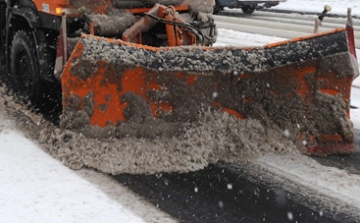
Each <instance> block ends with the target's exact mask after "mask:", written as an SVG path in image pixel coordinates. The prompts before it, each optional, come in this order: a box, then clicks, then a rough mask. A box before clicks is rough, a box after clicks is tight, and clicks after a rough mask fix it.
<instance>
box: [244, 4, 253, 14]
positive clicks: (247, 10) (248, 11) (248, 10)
mask: <svg viewBox="0 0 360 223" xmlns="http://www.w3.org/2000/svg"><path fill="white" fill-rule="evenodd" d="M241 9H242V11H243V12H244V14H248V15H250V14H252V13H253V12H254V11H255V9H256V5H247V6H243V7H241Z"/></svg>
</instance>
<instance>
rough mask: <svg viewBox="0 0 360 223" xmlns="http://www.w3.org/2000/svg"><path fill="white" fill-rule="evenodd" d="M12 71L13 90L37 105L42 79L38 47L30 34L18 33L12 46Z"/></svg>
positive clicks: (25, 99) (21, 31)
mask: <svg viewBox="0 0 360 223" xmlns="http://www.w3.org/2000/svg"><path fill="white" fill-rule="evenodd" d="M10 71H11V76H12V88H13V90H14V91H15V92H16V93H17V94H18V95H19V96H20V97H21V98H22V99H23V100H24V101H30V102H32V103H33V104H36V103H37V102H38V100H39V99H40V84H39V82H40V77H39V65H38V58H37V52H36V46H35V43H34V41H33V38H32V36H31V34H30V33H27V32H25V31H23V30H20V31H17V32H16V33H15V35H14V39H13V41H12V45H11V54H10Z"/></svg>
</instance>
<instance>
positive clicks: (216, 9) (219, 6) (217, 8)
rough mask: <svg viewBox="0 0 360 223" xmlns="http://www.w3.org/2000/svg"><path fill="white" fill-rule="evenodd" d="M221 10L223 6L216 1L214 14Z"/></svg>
mask: <svg viewBox="0 0 360 223" xmlns="http://www.w3.org/2000/svg"><path fill="white" fill-rule="evenodd" d="M222 10H224V8H223V7H221V5H219V3H217V2H216V4H215V6H214V12H213V13H214V14H215V15H218V14H219V13H220V12H221V11H222Z"/></svg>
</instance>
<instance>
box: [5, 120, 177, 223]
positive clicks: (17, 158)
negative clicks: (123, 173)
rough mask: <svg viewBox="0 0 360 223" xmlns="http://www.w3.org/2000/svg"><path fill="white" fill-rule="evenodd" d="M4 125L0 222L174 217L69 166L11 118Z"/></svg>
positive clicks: (106, 180)
mask: <svg viewBox="0 0 360 223" xmlns="http://www.w3.org/2000/svg"><path fill="white" fill-rule="evenodd" d="M1 129H2V130H1ZM0 130H1V131H0V145H1V148H0V222H59V223H60V222H61V223H62V222H69V223H70V222H74V223H78V222H84V223H89V222H129V223H130V222H134V223H141V222H146V221H144V220H143V218H144V219H147V220H153V221H155V220H157V219H158V218H160V219H162V222H164V221H165V222H172V220H171V219H170V217H168V216H166V215H165V214H162V213H160V212H159V210H157V209H156V208H154V207H153V206H152V205H150V204H148V203H147V202H145V201H142V200H141V198H139V197H138V196H136V195H135V194H133V193H132V192H131V191H129V190H128V189H126V188H125V187H123V186H121V185H120V184H119V183H117V182H113V180H112V179H110V178H109V177H107V176H105V175H102V174H99V173H95V172H93V171H89V170H82V171H72V170H70V169H68V168H67V167H65V166H64V165H63V164H62V163H60V162H58V161H57V160H54V159H53V158H52V157H50V156H49V155H48V154H46V153H45V152H44V151H43V150H41V149H40V148H39V147H38V145H36V144H35V143H34V142H33V141H31V140H29V139H27V138H25V137H24V136H23V135H22V133H21V132H19V131H17V130H15V129H14V128H12V123H11V122H9V121H5V120H3V119H0ZM167 220H168V221H167Z"/></svg>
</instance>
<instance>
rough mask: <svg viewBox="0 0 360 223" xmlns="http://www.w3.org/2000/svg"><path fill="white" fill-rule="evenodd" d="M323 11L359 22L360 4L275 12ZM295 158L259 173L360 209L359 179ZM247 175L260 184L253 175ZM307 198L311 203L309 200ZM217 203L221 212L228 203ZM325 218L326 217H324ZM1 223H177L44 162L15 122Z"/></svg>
mask: <svg viewBox="0 0 360 223" xmlns="http://www.w3.org/2000/svg"><path fill="white" fill-rule="evenodd" d="M325 3H326V4H332V6H333V11H332V12H333V13H343V12H344V11H346V8H347V7H353V8H354V10H353V14H354V15H355V16H360V12H359V10H360V2H359V1H357V0H346V1H343V0H342V1H340V0H339V1H336V0H331V1H330V0H328V1H322V0H306V1H305V0H301V1H299V0H298V1H296V0H288V1H287V2H286V3H283V4H280V5H279V6H277V7H275V8H279V9H295V10H300V11H304V10H310V11H311V10H316V12H317V10H318V8H319V7H322V6H323V5H324V4H325ZM309 6H311V7H309ZM315 8H316V9H315ZM255 14H256V12H255ZM220 34H221V35H220V37H219V43H218V44H219V45H228V44H231V45H238V44H249V42H251V43H254V44H260V45H263V44H265V43H268V42H273V41H274V40H276V41H277V40H280V39H279V38H278V37H269V36H260V35H250V34H246V33H239V32H235V31H232V30H230V29H227V30H224V29H223V30H221V32H220ZM248 41H249V42H248ZM251 45H253V44H251ZM358 53H359V52H358ZM358 82H359V81H355V85H356V86H357V87H356V86H355V87H354V88H353V91H352V105H354V106H356V107H360V90H359V89H358V87H360V84H358ZM351 116H352V120H353V122H354V125H355V128H357V129H360V113H359V112H358V110H357V109H354V110H352V111H351ZM297 158H298V159H294V158H293V157H283V156H275V157H274V156H264V157H262V158H260V159H259V160H257V162H256V163H255V164H254V165H256V167H258V168H260V171H261V168H265V169H266V170H267V171H264V172H262V173H263V174H264V177H266V176H267V174H268V173H270V175H273V174H274V173H276V176H277V177H278V178H279V179H281V180H282V181H281V182H285V181H284V178H285V179H288V180H293V182H295V185H296V186H297V189H298V190H299V191H300V192H301V193H303V194H301V195H302V196H304V197H305V198H306V199H310V200H311V199H312V198H315V197H312V195H314V194H306V191H304V188H306V187H310V188H317V189H318V194H317V196H320V197H322V194H326V195H331V196H330V198H331V199H330V201H329V200H323V202H330V203H328V208H334V210H338V209H337V208H339V207H333V205H334V204H339V203H337V202H345V203H346V204H347V205H348V206H351V207H360V201H359V199H360V179H359V176H358V175H355V174H349V173H348V172H347V171H345V170H339V169H337V168H333V167H326V166H322V165H320V164H318V163H316V162H315V161H314V160H312V159H310V158H308V157H304V156H301V157H297ZM284 161H286V162H284ZM239 168H240V167H239ZM255 169H256V168H255V167H254V170H255ZM244 171H245V170H244ZM248 171H249V170H248ZM245 172H246V171H245ZM248 174H249V175H250V176H254V175H253V174H254V173H248ZM275 180H276V179H274V181H275ZM228 185H229V184H228ZM230 185H231V184H230ZM284 185H285V186H287V187H288V190H289V191H290V190H293V191H294V190H295V188H294V187H291V185H292V184H290V183H289V184H284ZM228 187H229V186H228ZM193 190H197V189H195V188H194V189H193ZM255 194H256V193H255ZM307 195H309V197H306V196H307ZM331 200H332V201H333V203H331ZM218 202H219V205H220V206H221V204H222V203H220V201H218ZM340 208H341V207H340ZM352 210H353V209H352ZM355 214H356V213H355ZM319 216H320V217H321V216H322V212H320V213H319ZM287 218H288V219H289V220H291V219H294V213H293V212H290V211H289V212H288V213H287ZM359 219H360V218H359ZM359 219H358V220H359ZM359 221H360V220H359ZM0 222H176V221H175V220H174V219H172V217H171V216H169V215H168V214H166V213H164V212H162V211H160V209H159V208H157V207H156V205H153V204H150V203H149V202H147V201H145V200H144V199H143V198H142V197H141V196H140V195H138V194H135V193H133V192H132V191H130V190H128V189H126V188H125V187H124V186H122V185H121V184H119V183H117V182H116V181H114V179H112V178H110V177H108V176H105V175H102V174H99V173H96V172H93V171H89V170H82V171H72V170H69V169H68V168H66V167H65V166H63V165H62V164H61V163H59V162H58V161H57V160H54V159H53V158H52V157H50V156H49V155H47V154H45V153H44V152H43V151H42V150H41V149H40V148H39V147H38V146H37V145H36V143H34V142H32V141H30V140H29V139H27V138H25V137H24V136H23V134H22V133H21V132H19V131H18V130H16V129H15V128H14V127H13V126H12V123H11V121H8V120H4V119H3V118H1V117H0Z"/></svg>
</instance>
